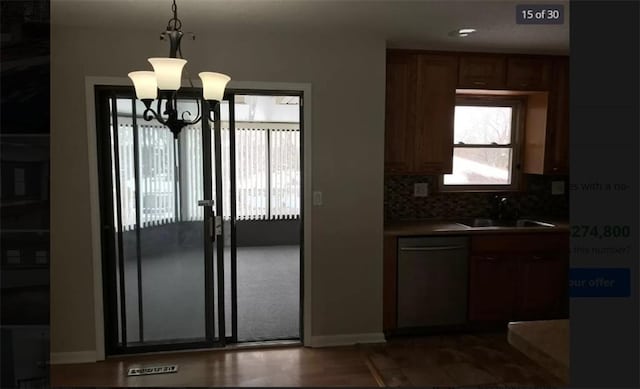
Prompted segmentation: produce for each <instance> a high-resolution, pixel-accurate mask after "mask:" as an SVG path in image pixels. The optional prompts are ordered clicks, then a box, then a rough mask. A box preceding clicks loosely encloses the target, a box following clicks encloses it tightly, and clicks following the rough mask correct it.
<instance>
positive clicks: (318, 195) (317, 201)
mask: <svg viewBox="0 0 640 389" xmlns="http://www.w3.org/2000/svg"><path fill="white" fill-rule="evenodd" d="M313 205H322V192H320V191H314V192H313Z"/></svg>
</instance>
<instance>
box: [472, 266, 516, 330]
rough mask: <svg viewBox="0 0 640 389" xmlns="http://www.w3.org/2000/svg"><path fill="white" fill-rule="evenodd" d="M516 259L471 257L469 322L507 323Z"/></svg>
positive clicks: (512, 295) (511, 304) (510, 310)
mask: <svg viewBox="0 0 640 389" xmlns="http://www.w3.org/2000/svg"><path fill="white" fill-rule="evenodd" d="M517 262H518V259H517V257H515V256H514V255H509V254H503V253H501V254H496V255H492V254H482V255H472V256H471V269H470V277H469V320H470V321H476V322H478V321H507V320H510V319H512V317H513V309H514V306H515V303H516V294H515V292H516V282H517V277H516V274H517V273H516V272H517Z"/></svg>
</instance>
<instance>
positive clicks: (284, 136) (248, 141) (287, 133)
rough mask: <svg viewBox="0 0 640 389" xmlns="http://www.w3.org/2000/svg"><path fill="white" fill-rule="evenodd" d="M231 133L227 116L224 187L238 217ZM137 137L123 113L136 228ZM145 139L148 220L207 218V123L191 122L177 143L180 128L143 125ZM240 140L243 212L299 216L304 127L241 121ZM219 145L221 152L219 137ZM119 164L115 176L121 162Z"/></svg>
mask: <svg viewBox="0 0 640 389" xmlns="http://www.w3.org/2000/svg"><path fill="white" fill-rule="evenodd" d="M225 124H226V125H225ZM112 131H113V129H112ZM229 132H230V131H229V127H228V123H223V126H222V128H221V146H222V148H221V149H222V155H221V160H222V166H221V168H222V188H221V189H222V194H223V217H224V218H225V219H229V218H230V210H231V206H230V203H231V193H230V188H231V183H230V177H231V172H230V166H229V162H228V161H229V150H230V147H229V146H230V144H229ZM212 138H213V137H212ZM112 142H113V136H112ZM133 142H134V137H133V127H132V125H131V123H130V121H129V122H127V118H119V120H118V158H119V159H118V161H119V164H120V166H119V167H120V171H119V179H120V186H121V197H120V201H121V210H120V212H121V214H122V229H123V230H124V231H129V230H132V229H134V228H135V223H136V191H135V165H134V163H135V162H134V148H133V146H134V145H133ZM138 142H139V146H138V147H139V161H138V167H139V174H140V177H139V179H140V183H139V186H140V194H139V198H138V201H139V203H140V213H141V214H140V222H141V227H143V228H144V227H149V226H156V225H162V224H167V223H173V222H175V221H197V220H202V219H203V210H202V207H199V206H198V200H201V199H204V187H203V149H202V130H201V128H199V127H195V126H187V127H185V128H184V129H183V130H182V132H181V133H180V137H179V141H178V142H177V143H176V145H177V146H176V145H174V139H173V135H172V134H171V132H170V131H169V130H168V129H167V128H166V127H164V126H161V125H147V124H138ZM112 147H114V145H113V143H112ZM174 147H175V150H174ZM235 147H236V214H237V219H238V220H277V219H294V218H297V217H299V216H300V196H301V192H300V188H301V187H300V179H301V174H300V130H299V128H294V127H293V126H291V125H289V126H277V125H275V124H273V123H251V124H248V125H242V126H238V127H237V128H236V130H235ZM211 150H212V152H214V151H215V147H214V145H213V139H212V145H211ZM212 164H213V165H212V172H215V158H212ZM112 168H113V169H114V170H113V172H114V175H115V164H114V165H113V166H112ZM114 178H115V177H114ZM211 180H212V184H213V189H214V193H216V192H215V190H216V188H215V184H216V183H215V179H214V178H213V177H212V178H211ZM176 189H177V190H176ZM177 204H179V206H177ZM114 209H115V208H114Z"/></svg>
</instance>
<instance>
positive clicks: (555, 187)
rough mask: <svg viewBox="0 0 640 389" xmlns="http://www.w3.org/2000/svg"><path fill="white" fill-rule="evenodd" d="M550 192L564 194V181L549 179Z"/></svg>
mask: <svg viewBox="0 0 640 389" xmlns="http://www.w3.org/2000/svg"><path fill="white" fill-rule="evenodd" d="M551 194H552V195H563V194H564V181H551Z"/></svg>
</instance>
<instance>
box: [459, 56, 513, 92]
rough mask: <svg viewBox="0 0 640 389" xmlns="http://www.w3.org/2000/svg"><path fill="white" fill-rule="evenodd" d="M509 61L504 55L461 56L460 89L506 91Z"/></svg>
mask: <svg viewBox="0 0 640 389" xmlns="http://www.w3.org/2000/svg"><path fill="white" fill-rule="evenodd" d="M506 69H507V59H506V57H505V56H502V55H479V54H478V55H476V54H466V55H461V56H460V68H459V72H458V88H470V89H473V88H475V89H504V88H505V82H506Z"/></svg>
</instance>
